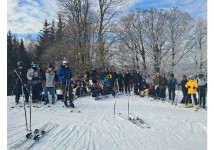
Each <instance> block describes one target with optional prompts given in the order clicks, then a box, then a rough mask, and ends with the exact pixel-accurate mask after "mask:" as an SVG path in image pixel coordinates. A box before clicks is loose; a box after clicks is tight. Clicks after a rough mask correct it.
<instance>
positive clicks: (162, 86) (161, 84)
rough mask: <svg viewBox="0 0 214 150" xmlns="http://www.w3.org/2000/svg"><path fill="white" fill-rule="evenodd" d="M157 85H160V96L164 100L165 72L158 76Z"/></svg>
mask: <svg viewBox="0 0 214 150" xmlns="http://www.w3.org/2000/svg"><path fill="white" fill-rule="evenodd" d="M159 87H160V98H162V99H163V100H165V99H166V87H167V79H166V77H165V74H162V77H161V78H160V81H159Z"/></svg>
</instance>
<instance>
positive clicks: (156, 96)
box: [154, 73, 160, 99]
mask: <svg viewBox="0 0 214 150" xmlns="http://www.w3.org/2000/svg"><path fill="white" fill-rule="evenodd" d="M159 82H160V75H159V73H156V77H155V78H154V88H155V89H154V99H159V97H160V88H159Z"/></svg>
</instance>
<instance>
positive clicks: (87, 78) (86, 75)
mask: <svg viewBox="0 0 214 150" xmlns="http://www.w3.org/2000/svg"><path fill="white" fill-rule="evenodd" d="M90 76H91V74H90V73H89V71H88V68H87V69H86V71H85V73H84V79H85V81H86V82H89V78H90Z"/></svg>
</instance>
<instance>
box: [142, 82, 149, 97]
mask: <svg viewBox="0 0 214 150" xmlns="http://www.w3.org/2000/svg"><path fill="white" fill-rule="evenodd" d="M140 87H141V88H140V89H141V91H140V96H141V97H144V93H145V96H146V97H148V96H149V85H148V84H147V83H146V80H145V79H142V83H141V84H140Z"/></svg>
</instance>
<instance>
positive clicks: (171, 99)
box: [168, 73, 178, 104]
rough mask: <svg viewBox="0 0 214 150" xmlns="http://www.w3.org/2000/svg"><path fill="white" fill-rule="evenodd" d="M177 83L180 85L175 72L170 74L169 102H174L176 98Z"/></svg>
mask: <svg viewBox="0 0 214 150" xmlns="http://www.w3.org/2000/svg"><path fill="white" fill-rule="evenodd" d="M175 85H178V81H177V80H176V79H175V78H174V74H173V73H172V74H170V79H169V80H168V89H169V102H171V103H172V104H173V103H174V100H175Z"/></svg>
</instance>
